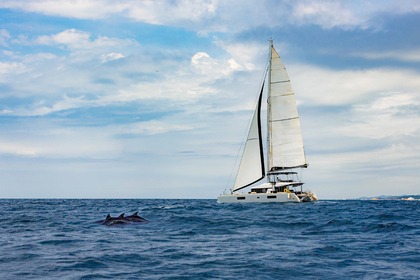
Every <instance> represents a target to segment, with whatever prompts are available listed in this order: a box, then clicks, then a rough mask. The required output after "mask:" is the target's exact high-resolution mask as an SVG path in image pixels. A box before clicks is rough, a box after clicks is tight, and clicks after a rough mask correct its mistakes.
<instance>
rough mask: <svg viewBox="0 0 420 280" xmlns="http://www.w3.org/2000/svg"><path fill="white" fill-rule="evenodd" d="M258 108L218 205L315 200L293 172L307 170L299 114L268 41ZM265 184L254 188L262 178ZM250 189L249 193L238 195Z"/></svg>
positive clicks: (271, 42) (289, 86)
mask: <svg viewBox="0 0 420 280" xmlns="http://www.w3.org/2000/svg"><path fill="white" fill-rule="evenodd" d="M265 77H267V78H264V79H263V80H264V82H263V83H262V86H261V91H260V93H259V97H258V101H257V106H256V108H255V111H254V114H253V117H252V121H251V125H250V127H249V131H248V137H247V139H246V142H245V144H244V148H243V152H242V158H241V161H240V164H239V168H238V172H237V175H236V180H235V182H234V184H233V186H232V188H231V189H230V191H229V192H225V193H224V194H221V195H220V196H219V197H218V198H217V201H218V202H220V203H233V202H310V201H316V200H318V198H317V196H316V195H315V194H314V193H312V192H310V191H303V184H304V183H303V182H301V180H300V178H299V174H298V172H296V171H295V170H297V169H302V168H307V167H308V164H307V162H306V157H305V151H304V147H303V140H302V132H301V129H300V121H299V114H298V110H297V106H296V101H295V95H294V92H293V89H292V86H291V83H290V79H289V75H288V74H287V71H286V68H285V67H284V64H283V62H282V61H281V59H280V56H279V54H278V53H277V51H276V50H275V48H274V46H273V41H272V40H270V41H269V63H268V67H267V69H266V70H265ZM265 80H267V84H268V90H267V145H266V146H267V152H266V161H267V162H266V165H267V172H266V171H265V170H266V168H265V163H264V161H265V160H264V151H263V139H262V132H261V131H262V129H261V105H262V99H263V92H264V83H265ZM265 177H266V178H267V181H266V182H264V183H262V184H260V185H256V183H258V182H259V181H261V180H262V179H264V178H265ZM247 187H250V190H249V191H248V192H238V191H240V190H243V189H245V188H247Z"/></svg>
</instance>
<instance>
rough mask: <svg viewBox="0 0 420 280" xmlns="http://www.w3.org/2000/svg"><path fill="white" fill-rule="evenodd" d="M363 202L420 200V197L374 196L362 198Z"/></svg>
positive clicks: (413, 195)
mask: <svg viewBox="0 0 420 280" xmlns="http://www.w3.org/2000/svg"><path fill="white" fill-rule="evenodd" d="M360 199H361V200H420V195H418V194H417V195H415V194H412V195H399V196H392V195H381V196H373V197H361V198H360Z"/></svg>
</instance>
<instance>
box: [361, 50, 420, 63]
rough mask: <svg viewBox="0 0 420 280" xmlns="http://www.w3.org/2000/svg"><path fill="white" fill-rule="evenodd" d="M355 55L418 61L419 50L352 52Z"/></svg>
mask: <svg viewBox="0 0 420 280" xmlns="http://www.w3.org/2000/svg"><path fill="white" fill-rule="evenodd" d="M353 56H355V57H363V58H366V59H370V60H394V61H403V62H411V63H418V62H420V50H394V51H387V52H381V51H376V52H363V53H354V54H353Z"/></svg>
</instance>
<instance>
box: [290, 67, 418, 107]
mask: <svg viewBox="0 0 420 280" xmlns="http://www.w3.org/2000/svg"><path fill="white" fill-rule="evenodd" d="M288 71H289V75H290V78H291V80H292V81H293V87H294V89H295V91H296V92H298V93H299V97H300V101H301V102H305V103H306V104H308V105H309V104H312V105H331V106H333V105H335V106H338V105H349V104H355V103H357V102H362V101H366V100H371V98H374V97H375V96H376V95H377V94H383V93H390V92H411V93H416V92H419V91H420V80H419V79H417V78H416V77H418V75H419V73H418V72H416V71H412V70H407V69H403V68H400V69H398V68H372V69H360V70H335V69H327V68H319V67H314V66H309V65H289V66H288Z"/></svg>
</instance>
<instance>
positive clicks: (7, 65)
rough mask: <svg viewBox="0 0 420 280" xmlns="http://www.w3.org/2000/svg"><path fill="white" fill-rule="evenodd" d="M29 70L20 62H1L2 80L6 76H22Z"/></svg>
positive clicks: (0, 73)
mask: <svg viewBox="0 0 420 280" xmlns="http://www.w3.org/2000/svg"><path fill="white" fill-rule="evenodd" d="M27 70H28V69H27V68H26V67H25V65H24V64H22V63H19V62H1V61H0V79H1V77H2V76H4V75H9V74H10V75H13V74H22V73H24V72H26V71H27Z"/></svg>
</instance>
